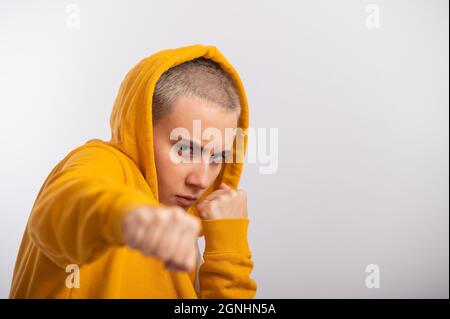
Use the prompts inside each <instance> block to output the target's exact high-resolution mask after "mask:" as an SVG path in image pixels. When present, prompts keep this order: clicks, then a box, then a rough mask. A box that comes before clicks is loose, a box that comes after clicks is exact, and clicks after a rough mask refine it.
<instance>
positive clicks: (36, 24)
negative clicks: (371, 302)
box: [0, 0, 449, 298]
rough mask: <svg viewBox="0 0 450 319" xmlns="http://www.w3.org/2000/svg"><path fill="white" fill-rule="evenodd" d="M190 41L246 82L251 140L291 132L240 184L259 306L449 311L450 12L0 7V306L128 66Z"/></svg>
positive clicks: (205, 4)
mask: <svg viewBox="0 0 450 319" xmlns="http://www.w3.org/2000/svg"><path fill="white" fill-rule="evenodd" d="M71 3H73V4H75V5H77V6H78V8H79V10H80V28H79V29H71V28H68V27H67V25H66V20H67V18H68V16H69V13H67V12H66V6H67V5H68V4H71ZM370 3H373V4H376V5H378V7H379V17H380V20H379V21H380V25H379V28H376V29H370V28H368V27H367V25H366V19H367V16H368V15H369V13H367V12H366V6H367V5H368V4H370ZM194 43H201V44H209V45H215V46H217V47H218V48H219V49H220V50H221V51H222V52H223V54H224V55H225V56H226V57H227V58H228V59H229V61H230V62H231V63H232V64H233V65H234V66H235V67H236V69H237V70H238V72H239V73H240V75H241V77H242V79H243V81H244V85H245V87H246V89H247V94H248V98H249V103H250V112H251V113H250V114H251V117H250V124H251V126H252V127H255V128H258V127H261V128H271V127H272V128H278V130H279V144H278V155H279V157H278V158H279V163H278V171H277V172H276V174H273V175H261V174H260V173H259V168H260V166H261V165H260V164H248V165H246V168H245V171H244V176H243V179H242V184H241V187H242V188H244V189H246V190H247V192H248V194H249V209H250V219H251V223H250V244H251V248H252V253H253V259H254V262H255V267H254V271H253V273H252V276H253V278H254V279H255V280H256V281H257V283H258V292H257V296H256V297H257V298H282V297H285V298H348V297H353V298H400V297H402V298H415V297H420V298H430V297H435V298H436V297H437V298H448V297H449V293H448V288H449V237H448V236H449V228H448V227H449V226H448V225H449V220H448V219H449V197H448V192H449V189H448V188H449V187H448V185H449V171H448V167H449V148H448V142H449V122H448V120H449V117H448V116H449V114H448V113H449V98H448V85H449V83H448V53H449V51H448V2H447V1H444V0H442V1H438V0H435V1H425V0H423V1H418V0H414V1H399V0H397V1H356V0H355V1H332V0H329V1H317V0H315V1H261V0H258V1H237V0H231V1H226V2H223V1H222V2H220V3H219V2H213V1H193V0H191V1H181V0H180V1H72V2H69V1H2V2H0V107H1V122H0V123H1V124H0V145H1V157H0V160H1V165H0V174H1V175H0V194H1V195H0V196H1V200H0V297H3V298H7V297H8V293H9V287H10V282H11V277H12V271H13V267H14V262H15V258H16V254H17V250H18V247H19V243H20V240H21V237H22V233H23V230H24V227H25V224H26V221H27V218H28V215H29V213H30V210H31V207H32V205H33V202H34V200H35V197H36V195H37V192H38V190H39V188H40V186H41V184H42V183H43V181H44V179H45V177H46V176H47V175H48V173H49V172H50V170H51V169H52V168H53V166H54V165H56V164H57V163H58V162H59V160H61V159H62V158H63V157H64V156H65V155H66V154H67V153H68V152H69V151H70V150H71V149H73V148H75V147H76V146H78V145H80V144H83V143H84V142H85V141H87V140H88V139H91V138H101V139H104V140H107V139H109V137H110V130H109V115H110V112H111V108H112V104H113V101H114V99H115V97H116V94H117V90H118V88H119V85H120V83H121V81H122V79H123V77H124V76H125V74H126V72H127V71H128V70H129V69H131V67H133V66H134V65H135V64H136V63H137V62H139V61H140V60H141V59H142V58H144V57H146V56H148V55H151V54H153V53H154V52H156V51H159V50H162V49H166V48H175V47H179V46H184V45H189V44H194ZM369 264H377V265H378V266H379V267H380V271H381V272H380V276H381V277H380V278H381V281H380V284H381V286H380V288H378V289H368V288H367V287H366V286H365V278H366V276H367V275H368V274H367V273H366V272H365V268H366V266H367V265H369Z"/></svg>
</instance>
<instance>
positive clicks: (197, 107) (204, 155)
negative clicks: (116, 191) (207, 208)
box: [153, 95, 238, 209]
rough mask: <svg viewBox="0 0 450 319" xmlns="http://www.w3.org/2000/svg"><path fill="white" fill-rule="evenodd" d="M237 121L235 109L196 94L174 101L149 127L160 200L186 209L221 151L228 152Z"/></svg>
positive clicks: (209, 179) (214, 172)
mask: <svg viewBox="0 0 450 319" xmlns="http://www.w3.org/2000/svg"><path fill="white" fill-rule="evenodd" d="M198 120H199V121H198ZM237 123H238V113H237V112H236V111H230V110H227V109H225V108H223V107H221V106H220V105H218V104H215V103H212V102H208V101H206V100H204V99H201V98H198V97H196V96H191V95H184V96H182V97H180V98H178V99H177V100H176V101H175V103H174V105H173V108H172V111H171V113H169V114H167V115H165V116H163V117H162V118H161V119H160V120H159V121H158V122H157V123H156V124H155V125H154V127H153V142H154V154H155V165H156V171H157V176H158V193H159V201H160V202H161V203H162V204H164V205H167V206H171V205H178V206H181V207H183V208H184V209H187V208H189V207H190V206H192V205H193V204H194V203H195V201H196V199H198V198H199V197H200V196H201V195H202V194H203V193H204V192H205V191H206V190H207V189H208V187H209V186H211V184H212V183H213V182H214V180H215V179H216V178H217V176H218V175H219V173H220V170H221V166H222V165H223V163H222V162H223V161H224V160H223V159H222V158H223V156H224V154H223V152H232V147H233V140H234V136H235V129H236V127H237ZM211 128H212V129H211ZM179 132H181V133H183V134H182V138H181V136H180V135H181V134H177V133H179ZM211 132H212V134H211ZM171 134H172V138H171ZM199 154H200V156H197V155H199Z"/></svg>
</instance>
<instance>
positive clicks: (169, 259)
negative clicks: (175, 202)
mask: <svg viewBox="0 0 450 319" xmlns="http://www.w3.org/2000/svg"><path fill="white" fill-rule="evenodd" d="M200 226H201V224H200V220H199V219H198V218H195V217H193V216H190V215H188V214H186V212H185V211H184V210H183V209H182V208H181V207H178V206H173V207H152V206H143V207H139V208H137V209H135V210H133V211H132V212H131V213H129V214H128V215H127V216H126V217H125V219H124V221H123V241H124V244H125V245H127V246H129V247H131V248H134V249H137V250H139V251H140V252H142V253H143V254H144V255H146V256H154V257H157V258H159V259H161V260H162V261H164V263H165V265H166V267H167V268H168V269H170V270H180V271H191V270H192V269H193V268H194V266H195V263H196V260H197V248H196V247H197V246H196V244H197V239H198V235H199V232H200Z"/></svg>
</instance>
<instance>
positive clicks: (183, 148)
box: [178, 145, 192, 155]
mask: <svg viewBox="0 0 450 319" xmlns="http://www.w3.org/2000/svg"><path fill="white" fill-rule="evenodd" d="M191 153H192V147H190V146H188V145H180V146H179V147H178V155H190V154H191Z"/></svg>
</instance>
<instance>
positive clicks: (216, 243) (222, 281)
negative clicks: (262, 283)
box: [199, 218, 257, 299]
mask: <svg viewBox="0 0 450 319" xmlns="http://www.w3.org/2000/svg"><path fill="white" fill-rule="evenodd" d="M248 224H249V220H248V219H246V218H242V219H241V218H230V219H215V220H203V221H202V227H203V234H204V236H205V251H204V254H203V259H204V262H203V264H202V265H201V266H200V269H199V281H200V292H199V298H205V299H211V298H214V299H224V298H227V299H230V298H233V299H238V298H245V299H250V298H253V297H254V296H255V294H256V288H257V286H256V282H255V281H254V280H253V279H251V278H250V273H251V271H252V269H253V261H252V259H251V252H250V248H249V245H248V239H247V230H248Z"/></svg>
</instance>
